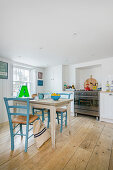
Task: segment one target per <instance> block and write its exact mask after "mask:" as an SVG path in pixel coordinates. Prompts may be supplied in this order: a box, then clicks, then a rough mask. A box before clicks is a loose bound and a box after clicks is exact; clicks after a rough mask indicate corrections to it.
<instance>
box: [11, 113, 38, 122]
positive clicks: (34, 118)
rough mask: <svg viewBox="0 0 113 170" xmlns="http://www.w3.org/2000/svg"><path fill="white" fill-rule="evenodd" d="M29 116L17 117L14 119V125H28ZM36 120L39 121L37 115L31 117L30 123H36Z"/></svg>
mask: <svg viewBox="0 0 113 170" xmlns="http://www.w3.org/2000/svg"><path fill="white" fill-rule="evenodd" d="M26 119H27V116H17V117H15V118H13V120H12V123H19V124H26V122H27V121H26ZM36 119H38V116H37V115H29V123H32V122H34V121H35V120H36Z"/></svg>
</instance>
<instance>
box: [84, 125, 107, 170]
mask: <svg viewBox="0 0 113 170" xmlns="http://www.w3.org/2000/svg"><path fill="white" fill-rule="evenodd" d="M104 128H105V125H104V126H103V128H102V130H101V133H100V135H99V137H98V139H97V142H98V140H99V138H100V136H101V134H102V131H103V130H104ZM97 142H96V144H95V147H96V145H97ZM95 147H94V148H93V151H92V153H91V156H90V158H89V160H88V162H87V165H86V167H85V170H87V166H88V164H89V161H90V160H91V157H92V155H93V153H94V150H95Z"/></svg>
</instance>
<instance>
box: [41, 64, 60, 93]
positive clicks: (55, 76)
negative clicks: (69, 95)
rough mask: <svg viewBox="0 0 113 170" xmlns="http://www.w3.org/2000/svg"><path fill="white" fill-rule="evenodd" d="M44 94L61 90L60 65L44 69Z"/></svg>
mask: <svg viewBox="0 0 113 170" xmlns="http://www.w3.org/2000/svg"><path fill="white" fill-rule="evenodd" d="M44 82H45V86H44V87H45V89H44V91H45V92H56V91H61V90H62V65H59V66H54V67H47V68H45V75H44Z"/></svg>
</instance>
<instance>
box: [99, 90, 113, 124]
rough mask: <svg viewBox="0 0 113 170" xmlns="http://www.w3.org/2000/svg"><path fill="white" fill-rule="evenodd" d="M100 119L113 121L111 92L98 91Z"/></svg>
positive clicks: (112, 95)
mask: <svg viewBox="0 0 113 170" xmlns="http://www.w3.org/2000/svg"><path fill="white" fill-rule="evenodd" d="M100 121H106V122H111V123H113V92H112V93H110V92H101V93H100Z"/></svg>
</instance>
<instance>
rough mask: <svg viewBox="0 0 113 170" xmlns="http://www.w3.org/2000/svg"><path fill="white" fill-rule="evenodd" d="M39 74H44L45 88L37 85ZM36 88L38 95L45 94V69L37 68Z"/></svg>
mask: <svg viewBox="0 0 113 170" xmlns="http://www.w3.org/2000/svg"><path fill="white" fill-rule="evenodd" d="M38 72H42V73H43V79H42V80H43V86H38V85H37V80H38ZM36 88H37V94H38V93H43V92H44V89H45V68H37V70H36Z"/></svg>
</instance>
